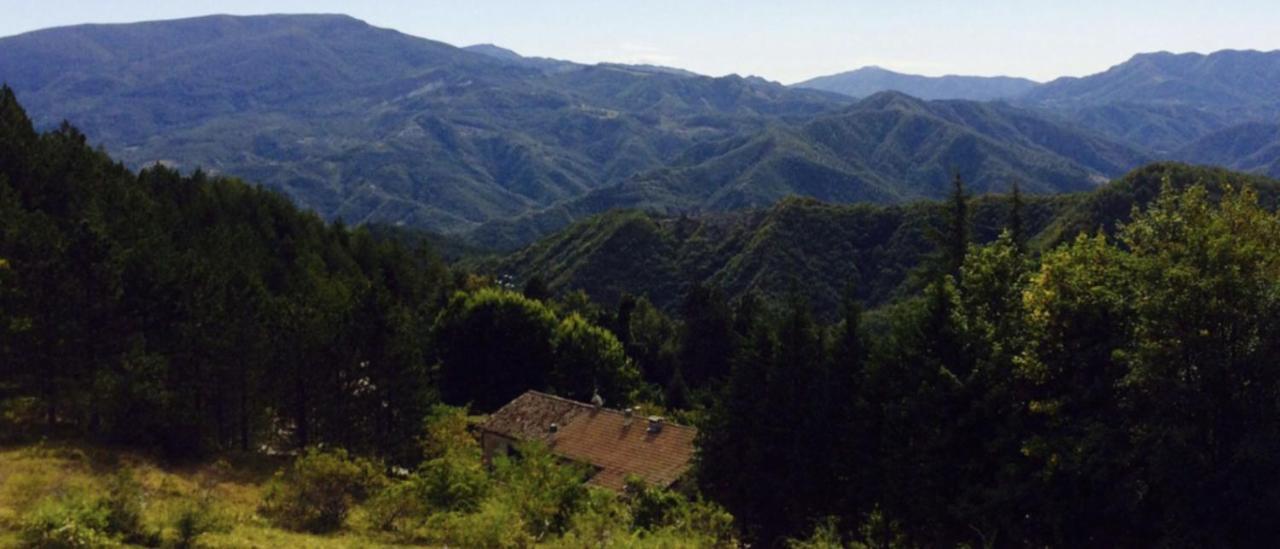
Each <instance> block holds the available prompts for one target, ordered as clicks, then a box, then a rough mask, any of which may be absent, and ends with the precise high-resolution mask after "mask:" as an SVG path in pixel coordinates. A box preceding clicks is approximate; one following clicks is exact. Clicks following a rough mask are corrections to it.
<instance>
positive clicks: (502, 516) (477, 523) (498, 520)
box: [428, 498, 534, 549]
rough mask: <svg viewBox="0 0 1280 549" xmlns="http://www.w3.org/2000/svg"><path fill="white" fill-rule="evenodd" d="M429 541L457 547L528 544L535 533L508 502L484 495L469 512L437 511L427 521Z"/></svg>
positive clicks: (499, 548)
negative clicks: (476, 506) (430, 538)
mask: <svg viewBox="0 0 1280 549" xmlns="http://www.w3.org/2000/svg"><path fill="white" fill-rule="evenodd" d="M428 528H429V531H431V532H433V533H434V534H433V536H432V537H433V538H436V539H432V540H431V541H433V542H435V543H439V544H442V545H447V546H456V547H486V548H492V549H504V548H508V547H511V548H514V547H531V546H533V544H534V537H533V536H531V535H530V534H529V525H528V524H527V523H526V522H525V520H524V518H523V517H522V516H521V512H520V510H519V509H517V508H516V507H515V506H512V505H510V504H509V502H506V501H502V500H499V499H497V498H487V499H485V500H484V501H483V502H482V503H481V504H480V507H479V508H478V509H476V510H475V512H472V513H440V514H438V515H435V516H433V517H431V521H430V522H429V524H428Z"/></svg>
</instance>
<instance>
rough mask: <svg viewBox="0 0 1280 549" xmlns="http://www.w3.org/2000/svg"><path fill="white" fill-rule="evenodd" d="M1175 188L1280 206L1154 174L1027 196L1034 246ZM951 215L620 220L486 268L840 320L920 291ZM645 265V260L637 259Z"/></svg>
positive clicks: (881, 212)
mask: <svg viewBox="0 0 1280 549" xmlns="http://www.w3.org/2000/svg"><path fill="white" fill-rule="evenodd" d="M1165 181H1168V182H1170V183H1171V184H1172V185H1173V186H1174V187H1175V188H1183V187H1187V186H1189V185H1192V184H1195V183H1203V184H1206V185H1209V186H1211V187H1212V188H1217V187H1218V186H1219V185H1221V184H1222V183H1225V182H1230V183H1232V184H1233V185H1236V186H1237V187H1239V186H1243V185H1249V186H1251V187H1252V188H1254V189H1256V190H1257V191H1258V192H1259V193H1260V195H1261V196H1262V198H1263V200H1264V202H1265V203H1271V202H1270V201H1271V200H1274V199H1275V198H1277V197H1280V182H1277V181H1273V180H1269V179H1265V178H1261V177H1251V176H1245V175H1243V174H1239V173H1231V172H1227V171H1225V170H1220V169H1214V168H1201V167H1190V166H1185V165H1181V164H1153V165H1150V166H1147V167H1144V168H1141V169H1138V170H1134V171H1133V172H1131V173H1129V174H1127V175H1125V176H1124V177H1122V178H1119V179H1117V180H1115V181H1112V182H1110V183H1108V184H1106V185H1105V186H1103V187H1101V188H1099V189H1097V190H1095V191H1090V192H1082V193H1073V194H1066V195H1060V196H1024V197H1021V198H1020V200H1021V206H1020V207H1019V210H1020V213H1019V216H1020V218H1021V220H1022V221H1021V222H1022V223H1023V230H1024V231H1025V235H1024V237H1025V238H1026V240H1027V241H1028V242H1029V244H1030V245H1031V246H1032V247H1033V248H1036V249H1048V248H1051V247H1053V246H1056V245H1058V244H1061V243H1063V242H1064V241H1066V240H1069V239H1070V238H1072V237H1074V236H1075V235H1076V234H1079V233H1082V232H1084V233H1089V232H1092V231H1096V230H1098V229H1104V230H1106V231H1108V232H1110V231H1112V230H1113V229H1114V228H1115V227H1116V225H1117V224H1118V223H1122V222H1124V221H1125V220H1126V219H1128V217H1129V215H1130V213H1131V212H1132V210H1133V208H1134V207H1135V206H1136V207H1139V208H1141V207H1145V206H1146V204H1148V203H1149V202H1150V201H1151V200H1152V199H1154V197H1155V196H1156V195H1157V194H1158V192H1159V190H1160V188H1161V186H1162V185H1163V184H1164V182H1165ZM1010 200H1011V199H1010V196H1009V195H1007V194H1001V195H988V196H982V197H977V198H975V199H974V200H973V202H972V204H971V209H972V220H973V238H974V239H975V240H976V241H978V242H988V241H991V240H993V239H995V237H996V235H997V234H998V233H999V231H1000V230H1001V229H1002V228H1003V227H1005V226H1006V225H1007V224H1008V222H1009V219H1010V215H1012V208H1013V207H1014V206H1013V205H1012V203H1011V202H1010ZM946 215H947V206H946V204H944V203H941V202H913V203H910V204H905V205H888V206H877V205H870V204H856V205H837V204H830V203H823V202H819V201H815V200H810V199H788V200H784V201H782V202H780V203H778V204H777V205H775V206H773V207H770V208H766V209H762V210H752V211H743V212H734V213H721V214H706V215H699V216H663V215H655V214H646V213H642V212H637V211H625V210H619V211H612V212H608V213H605V214H600V215H597V216H593V217H590V218H588V219H586V220H584V221H581V222H578V223H575V224H573V225H571V226H569V227H568V228H566V229H564V230H562V231H559V232H556V233H555V234H553V235H552V236H549V237H547V238H545V239H542V240H540V241H538V242H537V243H535V244H533V245H531V246H529V247H527V248H525V249H522V250H520V251H518V252H515V253H512V254H510V255H508V256H506V257H505V258H502V259H500V260H496V261H492V262H490V263H488V264H486V265H484V268H485V269H488V270H492V271H493V272H495V273H501V274H506V275H510V276H512V277H514V278H515V279H516V280H529V279H532V278H535V277H537V278H539V279H541V280H543V281H544V282H545V283H546V284H547V285H548V287H549V288H550V289H551V290H552V291H553V292H566V291H570V290H584V291H586V292H587V294H588V295H590V296H591V297H592V298H593V299H596V300H598V301H600V302H604V303H612V302H615V301H617V300H618V299H619V297H620V296H622V295H624V294H631V295H638V296H646V297H648V298H649V299H650V300H651V301H652V302H653V303H654V304H655V305H658V306H659V307H661V308H664V309H667V310H674V309H675V308H676V307H677V306H678V305H679V303H680V299H681V296H683V295H685V292H687V291H688V288H689V287H690V285H691V284H706V285H710V286H715V287H719V288H722V289H723V290H724V291H725V293H726V295H727V296H728V297H729V298H730V299H738V298H741V297H743V296H745V295H747V294H748V293H751V292H758V293H759V294H760V295H764V296H779V295H788V294H789V293H791V292H797V291H798V292H799V293H800V294H801V295H803V296H804V297H805V299H806V300H808V302H809V303H811V304H812V305H813V306H814V308H815V310H816V311H817V312H818V313H819V314H821V315H823V316H830V315H834V314H836V313H837V311H838V307H839V296H840V295H841V292H842V291H843V290H844V288H845V287H846V285H848V284H850V283H856V288H857V297H858V299H860V300H863V301H864V302H866V303H868V304H871V305H880V304H884V303H889V302H891V301H893V300H895V299H901V298H903V297H905V296H909V295H912V294H914V293H915V292H917V291H919V284H920V279H919V278H918V276H919V275H920V272H921V271H920V269H921V267H922V266H923V265H925V264H926V263H928V262H929V261H930V257H931V254H933V253H934V250H935V247H936V243H935V241H934V237H933V235H935V234H936V233H937V231H940V230H941V229H942V223H943V221H944V219H945V217H946ZM635 257H643V258H644V260H643V261H635V260H634V258H635Z"/></svg>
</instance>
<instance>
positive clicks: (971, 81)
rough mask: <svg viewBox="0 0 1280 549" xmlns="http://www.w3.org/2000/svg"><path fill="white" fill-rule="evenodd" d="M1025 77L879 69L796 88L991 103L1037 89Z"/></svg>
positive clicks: (815, 80)
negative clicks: (914, 72)
mask: <svg viewBox="0 0 1280 549" xmlns="http://www.w3.org/2000/svg"><path fill="white" fill-rule="evenodd" d="M1036 85H1037V84H1036V82H1034V81H1032V80H1028V79H1026V78H1013V77H1008V76H993V77H984V76H956V75H947V76H938V77H932V76H919V75H915V74H902V73H898V72H893V71H891V70H888V69H883V68H880V67H863V68H861V69H857V70H853V71H849V72H842V73H839V74H832V75H828V76H819V77H817V78H813V79H810V80H805V81H804V82H800V83H798V84H793V86H795V87H798V88H810V89H815V90H823V91H829V92H835V93H841V94H844V95H848V96H852V97H869V96H872V95H875V94H877V93H879V92H882V91H898V92H902V93H905V94H907V95H910V96H913V97H919V98H921V99H969V100H973V101H990V100H993V99H1009V98H1013V97H1018V96H1021V95H1023V94H1025V93H1027V92H1028V91H1030V90H1031V89H1032V88H1034V87H1035V86H1036Z"/></svg>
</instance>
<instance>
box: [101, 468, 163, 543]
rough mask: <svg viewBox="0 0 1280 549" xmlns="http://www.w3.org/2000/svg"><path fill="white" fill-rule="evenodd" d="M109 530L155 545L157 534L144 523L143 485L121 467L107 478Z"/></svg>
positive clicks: (125, 537)
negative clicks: (150, 530) (149, 530)
mask: <svg viewBox="0 0 1280 549" xmlns="http://www.w3.org/2000/svg"><path fill="white" fill-rule="evenodd" d="M106 488H107V490H106V493H107V497H106V499H105V500H104V501H103V504H104V505H105V506H106V508H107V530H108V531H109V532H112V533H115V534H119V535H120V536H122V537H123V538H124V541H126V542H129V543H136V544H143V545H154V544H155V541H154V540H155V535H154V534H153V533H151V532H148V531H147V529H146V527H145V526H143V523H142V507H143V501H144V498H143V495H142V485H141V484H138V481H137V480H135V479H134V478H133V474H132V473H130V472H129V470H128V469H120V471H119V472H117V473H116V474H114V475H111V477H110V478H109V479H107V486H106Z"/></svg>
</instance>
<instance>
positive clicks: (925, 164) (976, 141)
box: [470, 92, 1149, 248]
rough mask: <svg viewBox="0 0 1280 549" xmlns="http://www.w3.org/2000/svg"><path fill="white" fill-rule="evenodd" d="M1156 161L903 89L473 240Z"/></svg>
mask: <svg viewBox="0 0 1280 549" xmlns="http://www.w3.org/2000/svg"><path fill="white" fill-rule="evenodd" d="M1148 159H1149V157H1147V156H1146V155H1145V154H1143V153H1141V152H1139V151H1138V150H1135V149H1133V148H1130V147H1128V146H1125V145H1120V144H1117V143H1115V142H1111V141H1108V140H1106V139H1104V138H1099V137H1096V136H1095V135H1093V134H1090V133H1088V132H1084V131H1081V130H1078V129H1075V128H1073V127H1071V126H1069V125H1064V124H1060V123H1058V122H1055V121H1053V120H1051V119H1048V118H1044V117H1041V116H1039V115H1037V114H1036V113H1034V112H1032V111H1028V110H1024V109H1020V108H1017V107H1012V106H1009V105H1006V104H1001V103H977V102H970V101H932V102H926V101H921V100H919V99H915V98H912V97H908V96H906V95H903V94H900V93H896V92H884V93H880V94H877V95H875V96H873V97H870V98H868V99H865V100H863V101H861V102H859V103H857V104H856V105H854V106H852V107H850V108H848V109H845V110H844V111H841V112H840V113H837V114H832V115H827V116H822V117H818V118H816V119H814V120H812V121H810V122H808V123H806V124H804V125H802V126H798V127H783V126H775V127H770V128H769V129H767V130H766V131H763V132H761V133H760V134H758V135H754V136H749V137H738V138H730V139H726V140H723V141H720V142H715V143H707V144H703V145H699V146H695V147H692V148H690V149H689V150H688V151H686V152H685V153H684V154H682V155H680V156H679V157H677V158H676V159H675V160H674V161H672V162H671V164H670V165H669V166H668V167H667V168H664V169H660V170H657V171H654V172H651V173H647V174H644V175H641V176H638V177H635V178H633V179H630V180H628V181H625V182H623V183H621V184H619V185H615V186H611V187H606V188H602V189H599V190H595V191H592V192H591V193H589V194H587V195H586V196H585V197H583V198H580V199H576V200H572V201H568V202H567V203H564V204H560V205H557V206H555V207H552V208H550V209H547V210H545V211H542V212H539V213H538V214H535V215H529V216H525V217H522V218H519V219H516V220H513V221H499V222H493V223H490V224H487V225H485V226H483V227H481V228H480V229H478V230H477V231H475V232H474V233H472V234H471V235H470V238H471V239H472V240H473V241H475V242H477V243H482V244H483V245H486V246H489V247H497V248H502V247H506V248H510V247H512V245H519V244H522V243H525V242H529V241H530V240H529V239H530V238H532V237H537V236H539V235H543V234H547V233H548V232H549V231H550V230H555V229H557V228H559V227H561V226H563V225H564V224H566V223H567V222H569V221H572V220H574V219H580V218H582V217H584V216H586V215H590V214H593V213H599V212H603V211H606V210H609V209H612V208H641V209H648V210H654V211H665V212H699V211H731V210H735V209H741V208H760V207H767V206H769V205H770V204H773V203H774V202H776V201H778V200H780V199H782V198H784V197H787V196H792V195H795V196H804V197H811V198H816V199H818V200H821V201H825V202H836V203H851V202H876V203H892V202H900V201H905V200H914V199H919V198H940V197H942V196H944V195H945V194H946V192H947V189H948V185H949V183H950V180H951V176H952V174H953V173H956V172H958V173H960V174H961V175H962V176H963V177H964V179H965V181H966V183H967V185H968V186H969V188H970V189H972V190H973V191H974V192H977V193H989V192H1003V191H1006V190H1007V189H1008V188H1009V186H1010V185H1011V184H1012V182H1013V181H1015V180H1016V181H1018V182H1019V184H1020V185H1021V186H1022V188H1023V189H1024V190H1026V191H1028V192H1030V193H1035V194H1048V193H1061V192H1073V191H1082V190H1088V189H1092V188H1094V187H1095V186H1096V185H1097V184H1099V183H1101V182H1105V181H1107V180H1108V179H1109V178H1112V177H1116V176H1119V175H1121V174H1123V173H1124V172H1125V171H1127V170H1129V169H1132V168H1134V167H1136V166H1138V165H1140V164H1142V163H1143V162H1145V161H1147V160H1148Z"/></svg>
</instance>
